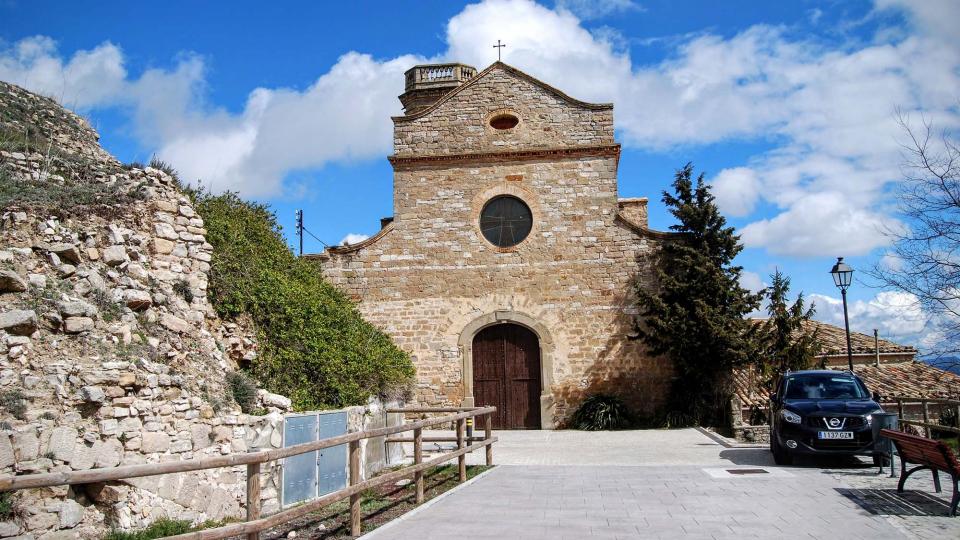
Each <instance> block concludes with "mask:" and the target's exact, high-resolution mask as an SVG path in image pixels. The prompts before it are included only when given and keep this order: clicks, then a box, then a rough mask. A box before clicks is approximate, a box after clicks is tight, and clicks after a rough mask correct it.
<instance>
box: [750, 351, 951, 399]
mask: <svg viewBox="0 0 960 540" xmlns="http://www.w3.org/2000/svg"><path fill="white" fill-rule="evenodd" d="M833 369H836V370H837V371H842V370H843V369H842V368H839V367H838V368H833ZM853 371H854V373H856V374H857V375H858V376H860V378H861V379H863V382H864V383H866V385H867V388H869V389H870V391H871V392H880V395H881V396H882V397H883V399H884V401H887V400H888V399H893V398H895V397H899V396H904V397H928V398H942V399H960V375H956V374H954V373H951V372H949V371H944V370H942V369H939V368H936V367H934V366H931V365H929V364H926V363H924V362H920V361H917V360H913V361H908V362H894V363H886V364H880V366H879V367H876V366H874V365H872V364H859V365H855V366H854V369H853ZM733 378H734V393H735V394H736V395H737V397H739V398H740V401H741V403H742V404H743V407H752V406H754V405H757V406H759V407H766V405H767V402H768V401H769V400H770V395H769V393H768V392H767V390H766V389H764V388H762V387H761V386H760V381H759V380H758V379H757V377H756V374H755V373H753V371H752V370H745V369H740V370H735V371H734V377H733Z"/></svg>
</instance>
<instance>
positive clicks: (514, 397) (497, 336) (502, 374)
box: [473, 323, 541, 429]
mask: <svg viewBox="0 0 960 540" xmlns="http://www.w3.org/2000/svg"><path fill="white" fill-rule="evenodd" d="M540 386H541V382H540V342H539V341H538V339H537V335H536V334H534V333H533V332H531V331H530V330H528V329H527V328H524V327H523V326H520V325H517V324H507V323H504V324H497V325H494V326H490V327H487V328H484V329H483V330H481V331H480V332H479V333H477V335H476V336H475V337H474V338H473V397H474V403H475V404H476V405H478V406H487V405H493V406H495V407H496V408H497V412H496V414H494V416H493V427H494V428H497V429H539V428H540Z"/></svg>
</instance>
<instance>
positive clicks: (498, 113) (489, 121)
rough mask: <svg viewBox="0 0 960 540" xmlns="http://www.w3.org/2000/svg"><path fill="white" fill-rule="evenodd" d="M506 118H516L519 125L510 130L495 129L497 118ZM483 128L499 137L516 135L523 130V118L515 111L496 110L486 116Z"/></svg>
mask: <svg viewBox="0 0 960 540" xmlns="http://www.w3.org/2000/svg"><path fill="white" fill-rule="evenodd" d="M504 116H509V117H511V118H515V119H516V120H517V123H516V124H514V125H513V126H512V127H509V128H496V127H493V121H494V120H496V119H497V118H500V117H504ZM483 127H484V129H485V130H486V132H487V133H490V134H493V135H497V136H507V135H510V134H513V133H516V132H517V131H519V130H521V129H522V128H523V116H522V115H521V114H520V113H518V112H517V111H515V110H513V109H496V110H493V111H490V112H489V113H487V114H486V116H484V118H483Z"/></svg>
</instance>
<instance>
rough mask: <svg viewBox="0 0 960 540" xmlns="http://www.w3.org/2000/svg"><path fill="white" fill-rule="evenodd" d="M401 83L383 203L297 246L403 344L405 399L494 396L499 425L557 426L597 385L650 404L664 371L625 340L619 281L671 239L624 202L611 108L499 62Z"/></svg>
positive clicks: (646, 270)
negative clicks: (347, 238)
mask: <svg viewBox="0 0 960 540" xmlns="http://www.w3.org/2000/svg"><path fill="white" fill-rule="evenodd" d="M405 90H406V91H405V92H404V94H403V95H402V96H400V99H401V102H402V103H403V105H404V107H405V115H404V116H398V117H394V118H393V122H394V154H393V155H392V156H390V157H389V160H390V163H391V164H392V165H393V170H394V215H393V216H392V217H390V218H385V219H383V220H382V228H381V230H380V231H379V232H378V233H377V234H375V235H374V236H372V237H371V238H369V239H367V240H365V241H363V242H360V243H357V244H354V245H344V246H339V247H333V248H329V249H327V250H326V251H324V252H323V253H322V254H319V255H311V256H309V257H312V258H314V259H315V260H317V262H318V263H319V264H320V265H321V266H322V268H323V271H324V274H325V275H326V276H327V278H328V279H330V280H331V282H333V283H334V284H336V285H338V286H339V287H341V288H342V289H343V290H345V291H347V292H348V294H350V296H351V297H352V298H354V299H355V300H357V301H358V302H359V309H360V311H361V312H362V313H363V315H364V316H365V317H366V318H367V319H368V320H370V321H371V322H373V323H374V324H376V325H378V326H379V327H381V328H382V329H384V330H385V331H386V332H387V333H389V334H390V335H391V336H392V337H393V338H394V340H396V342H397V344H398V345H399V346H401V347H403V348H404V349H405V350H407V351H408V352H409V353H410V354H411V356H412V357H413V360H414V364H415V366H416V368H417V382H416V388H415V399H416V401H417V402H419V403H421V404H423V405H463V406H470V405H486V404H493V405H497V406H498V407H500V408H501V409H503V411H502V413H503V415H502V416H500V417H498V420H497V423H498V424H499V426H498V427H504V428H510V427H513V428H545V429H549V428H554V427H557V426H560V425H562V424H563V422H564V421H565V419H567V418H568V416H569V414H570V413H571V412H572V409H573V408H575V407H576V405H577V404H578V403H579V402H580V401H581V400H582V399H583V398H584V397H586V396H587V395H589V394H594V393H615V394H618V395H621V396H622V397H624V398H625V399H626V400H627V402H628V403H629V404H630V405H632V407H633V408H634V409H635V410H636V411H637V412H638V413H640V414H653V413H655V412H656V411H657V409H658V408H659V407H660V406H661V405H662V404H663V402H664V399H665V396H666V392H667V389H668V386H669V382H670V379H671V377H672V374H673V370H672V367H671V365H670V364H669V362H668V361H667V360H666V359H663V358H658V357H654V356H652V355H650V354H648V353H647V352H646V351H645V350H644V347H643V346H642V345H641V344H640V343H639V342H637V341H633V340H630V339H629V335H630V333H631V329H632V324H631V320H632V303H633V302H632V298H633V293H632V290H633V283H634V282H635V280H639V282H640V283H641V284H643V285H644V286H653V283H652V282H653V275H654V274H653V271H652V263H653V258H652V256H653V255H654V254H655V252H656V250H657V249H658V246H659V244H660V243H662V242H664V241H668V239H669V237H670V235H669V234H667V233H663V232H657V231H653V230H650V229H649V228H648V227H647V199H646V198H619V194H618V190H617V166H618V162H619V157H620V145H619V144H618V143H617V142H616V141H615V140H614V125H613V105H612V104H593V103H585V102H582V101H579V100H576V99H574V98H572V97H570V96H567V95H566V94H564V93H563V92H561V91H559V90H557V89H555V88H553V87H551V86H550V85H548V84H546V83H543V82H541V81H539V80H537V79H535V78H533V77H531V76H530V75H527V74H526V73H523V72H522V71H520V70H518V69H516V68H514V67H511V66H508V65H507V64H504V63H502V62H496V63H494V64H492V65H491V66H490V67H488V68H487V69H485V70H483V71H481V72H479V73H477V72H476V70H474V69H473V68H471V67H469V66H464V65H462V64H442V65H429V66H416V67H414V68H412V69H411V70H409V71H408V72H407V74H406V89H405ZM498 200H499V201H498ZM499 325H513V326H516V327H518V328H519V329H518V330H517V331H515V332H508V331H496V332H495V331H493V330H490V328H492V327H496V326H499ZM530 332H532V334H533V337H531V336H530Z"/></svg>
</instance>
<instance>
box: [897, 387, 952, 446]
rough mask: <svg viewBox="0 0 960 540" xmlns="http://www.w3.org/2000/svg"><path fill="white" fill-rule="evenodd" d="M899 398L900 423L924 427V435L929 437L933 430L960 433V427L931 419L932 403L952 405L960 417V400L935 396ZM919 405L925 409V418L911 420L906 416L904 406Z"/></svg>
mask: <svg viewBox="0 0 960 540" xmlns="http://www.w3.org/2000/svg"><path fill="white" fill-rule="evenodd" d="M896 400H897V416H898V417H899V419H900V424H907V425H912V426H917V427H922V428H923V429H924V435H925V436H926V437H927V438H928V439H929V438H930V435H931V431H933V430H937V431H949V432H951V433H957V434H960V428H955V427H950V426H942V425H940V424H934V423H933V422H931V421H930V404H934V405H939V406H940V408H941V414H942V409H943V407H944V406H947V407H950V408H952V409H953V411H954V414H956V415H957V416H956V418H957V419H960V401H956V400H952V399H935V398H913V397H906V396H901V397H898V398H896ZM915 405H919V406H920V407H921V408H922V411H923V420H910V419H908V418H904V414H903V412H904V407H905V406H915Z"/></svg>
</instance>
